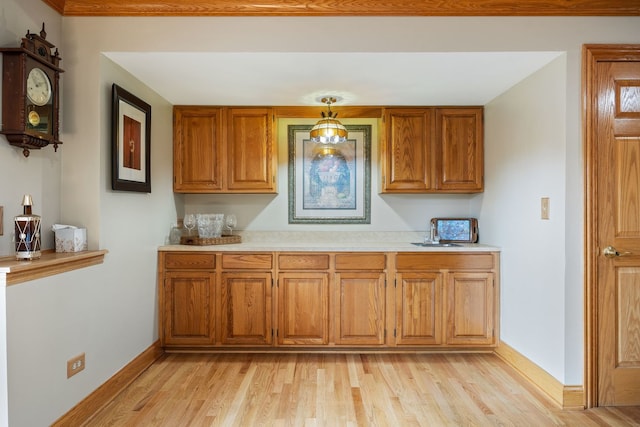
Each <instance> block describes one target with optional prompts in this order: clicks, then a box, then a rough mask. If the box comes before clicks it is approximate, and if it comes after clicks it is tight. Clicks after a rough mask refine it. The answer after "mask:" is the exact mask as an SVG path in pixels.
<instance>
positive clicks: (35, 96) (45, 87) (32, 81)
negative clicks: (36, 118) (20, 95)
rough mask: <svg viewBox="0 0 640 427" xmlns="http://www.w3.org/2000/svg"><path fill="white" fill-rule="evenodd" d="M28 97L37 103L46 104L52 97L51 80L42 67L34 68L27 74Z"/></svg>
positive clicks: (39, 104)
mask: <svg viewBox="0 0 640 427" xmlns="http://www.w3.org/2000/svg"><path fill="white" fill-rule="evenodd" d="M27 97H28V98H29V101H31V102H33V103H34V104H35V105H38V106H43V105H46V104H47V103H48V102H49V100H50V99H51V81H50V80H49V77H48V76H47V73H45V72H44V71H43V70H42V69H40V68H33V69H32V70H31V71H30V72H29V76H27Z"/></svg>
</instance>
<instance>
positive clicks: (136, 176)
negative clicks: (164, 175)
mask: <svg viewBox="0 0 640 427" xmlns="http://www.w3.org/2000/svg"><path fill="white" fill-rule="evenodd" d="M111 92H112V115H111V128H112V138H111V188H112V189H113V190H116V191H137V192H141V193H151V106H150V105H149V104H147V103H146V102H144V101H143V100H141V99H140V98H138V97H137V96H135V95H133V94H132V93H130V92H128V91H127V90H125V89H123V88H122V87H120V86H118V85H117V84H115V83H114V84H113V86H112V90H111Z"/></svg>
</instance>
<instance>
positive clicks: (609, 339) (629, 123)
mask: <svg viewBox="0 0 640 427" xmlns="http://www.w3.org/2000/svg"><path fill="white" fill-rule="evenodd" d="M596 76H597V79H596V86H595V95H596V97H597V104H596V105H597V107H596V117H595V121H596V122H595V144H596V150H595V156H596V159H597V160H596V162H597V163H596V164H597V172H596V173H597V179H596V183H597V187H598V190H597V191H598V192H597V199H598V206H599V208H598V209H597V212H596V213H595V216H596V221H597V248H598V251H599V254H598V257H597V271H598V274H597V284H596V294H597V313H598V315H597V319H598V322H597V334H598V335H597V343H598V350H597V370H598V372H597V387H598V397H597V398H598V405H599V406H609V405H638V404H640V62H601V63H598V64H597V66H596ZM609 246H610V247H612V249H610V250H609V254H608V256H607V255H605V250H604V249H605V248H607V247H609Z"/></svg>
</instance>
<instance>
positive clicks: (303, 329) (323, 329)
mask: <svg viewBox="0 0 640 427" xmlns="http://www.w3.org/2000/svg"><path fill="white" fill-rule="evenodd" d="M328 296H329V274H328V273H321V272H316V273H298V272H296V273H293V272H288V273H280V276H279V278H278V298H279V300H278V301H279V304H278V310H279V316H278V343H279V344H283V345H293V344H303V345H324V344H327V343H328V342H329V300H328Z"/></svg>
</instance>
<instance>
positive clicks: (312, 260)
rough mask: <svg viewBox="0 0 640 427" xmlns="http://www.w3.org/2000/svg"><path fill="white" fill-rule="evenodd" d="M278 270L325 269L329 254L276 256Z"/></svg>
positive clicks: (327, 265) (327, 264) (327, 266)
mask: <svg viewBox="0 0 640 427" xmlns="http://www.w3.org/2000/svg"><path fill="white" fill-rule="evenodd" d="M278 267H279V268H280V270H327V269H328V268H329V255H327V254H324V255H308V254H284V255H280V256H278Z"/></svg>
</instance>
